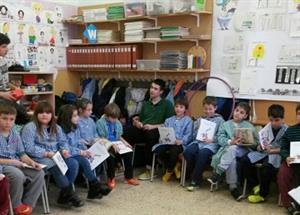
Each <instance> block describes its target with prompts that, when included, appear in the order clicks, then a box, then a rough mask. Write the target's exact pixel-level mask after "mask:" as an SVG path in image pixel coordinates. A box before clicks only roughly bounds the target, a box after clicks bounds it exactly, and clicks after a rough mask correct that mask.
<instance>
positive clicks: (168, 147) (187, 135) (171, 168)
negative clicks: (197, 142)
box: [153, 99, 193, 182]
mask: <svg viewBox="0 0 300 215" xmlns="http://www.w3.org/2000/svg"><path fill="white" fill-rule="evenodd" d="M187 108H188V101H187V100H186V99H177V100H176V101H175V107H174V110H175V114H176V115H175V116H172V117H170V118H168V119H166V121H165V123H164V127H168V128H173V129H174V132H175V138H176V140H175V143H174V144H165V143H164V141H163V140H161V142H162V143H160V144H157V145H155V146H154V147H153V153H156V154H158V157H159V158H160V160H162V162H163V163H164V166H165V167H166V172H165V174H164V175H163V177H162V180H163V182H168V181H169V180H170V178H171V176H172V175H173V173H175V176H176V178H177V179H179V178H180V175H181V171H180V163H179V162H177V160H178V155H179V154H180V153H182V152H183V150H184V149H185V148H186V147H187V145H188V144H189V143H190V141H191V140H192V132H193V121H192V119H191V118H190V117H189V116H186V115H185V112H186V110H187Z"/></svg>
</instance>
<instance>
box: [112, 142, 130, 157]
mask: <svg viewBox="0 0 300 215" xmlns="http://www.w3.org/2000/svg"><path fill="white" fill-rule="evenodd" d="M112 143H113V145H116V146H117V147H118V148H119V154H125V153H128V152H132V149H131V148H129V147H128V146H126V145H125V144H124V143H123V142H122V141H113V142H112Z"/></svg>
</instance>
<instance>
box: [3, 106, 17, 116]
mask: <svg viewBox="0 0 300 215" xmlns="http://www.w3.org/2000/svg"><path fill="white" fill-rule="evenodd" d="M0 114H9V115H17V110H16V108H15V107H14V106H12V105H10V104H6V103H4V104H1V105H0Z"/></svg>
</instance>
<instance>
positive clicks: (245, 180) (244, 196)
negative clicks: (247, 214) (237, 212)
mask: <svg viewBox="0 0 300 215" xmlns="http://www.w3.org/2000/svg"><path fill="white" fill-rule="evenodd" d="M246 195H247V179H246V178H245V179H244V185H243V194H242V198H243V199H245V198H246V197H247V196H246Z"/></svg>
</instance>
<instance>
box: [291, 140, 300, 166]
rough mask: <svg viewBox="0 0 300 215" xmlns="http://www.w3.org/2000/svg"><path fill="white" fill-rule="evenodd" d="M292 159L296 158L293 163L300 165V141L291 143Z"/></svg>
mask: <svg viewBox="0 0 300 215" xmlns="http://www.w3.org/2000/svg"><path fill="white" fill-rule="evenodd" d="M290 144H291V145H290V157H292V158H295V160H294V161H293V163H300V141H297V142H291V143H290Z"/></svg>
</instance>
